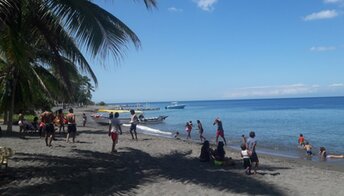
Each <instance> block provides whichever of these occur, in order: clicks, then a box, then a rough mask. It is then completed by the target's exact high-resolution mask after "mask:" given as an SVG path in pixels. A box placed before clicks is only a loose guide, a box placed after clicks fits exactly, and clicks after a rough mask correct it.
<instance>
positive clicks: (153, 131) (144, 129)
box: [123, 124, 172, 136]
mask: <svg viewBox="0 0 344 196" xmlns="http://www.w3.org/2000/svg"><path fill="white" fill-rule="evenodd" d="M123 126H125V127H130V124H123ZM137 128H138V129H140V130H141V131H142V132H143V133H145V134H150V135H158V136H172V133H171V132H167V131H161V130H159V129H153V128H150V127H146V126H143V125H137Z"/></svg>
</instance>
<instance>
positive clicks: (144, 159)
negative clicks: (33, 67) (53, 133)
mask: <svg viewBox="0 0 344 196" xmlns="http://www.w3.org/2000/svg"><path fill="white" fill-rule="evenodd" d="M82 112H84V110H82V109H76V112H75V113H76V115H78V116H80V114H82ZM78 120H79V121H81V118H78ZM88 123H89V124H88V125H87V126H86V127H80V126H78V127H77V128H78V132H79V135H78V136H77V138H76V140H77V143H75V144H72V143H66V142H65V141H64V138H63V137H61V136H60V135H58V136H57V141H54V142H53V147H51V148H49V147H46V146H45V145H44V140H43V139H39V138H38V137H37V136H28V137H27V138H26V139H20V138H18V137H16V136H6V135H4V134H3V136H2V137H0V143H1V146H7V147H11V148H13V149H14V150H15V151H16V154H15V155H14V156H13V157H11V158H10V160H9V168H8V169H7V170H6V172H7V174H6V175H5V177H3V175H1V177H2V181H1V183H0V193H1V194H2V195H17V194H30V195H31V194H32V195H46V194H52V195H90V194H91V195H93V194H95V195H111V194H112V195H117V194H121V195H137V194H139V195H256V194H258V195H311V194H314V195H343V194H344V190H343V189H342V182H343V180H344V177H343V172H344V168H343V167H336V166H331V165H328V164H319V163H314V162H311V161H307V160H301V159H290V158H283V157H276V156H270V155H264V154H258V156H259V159H260V167H259V169H258V172H259V173H258V174H257V175H249V176H247V175H245V174H244V169H243V168H242V163H241V158H240V155H239V153H238V151H236V150H235V149H226V156H227V157H232V158H233V160H234V161H235V163H236V165H235V166H226V167H217V166H214V165H213V164H212V163H201V162H199V160H198V156H199V153H200V148H201V145H200V144H199V143H196V142H191V141H185V140H175V139H172V138H171V139H168V138H162V137H157V136H150V135H144V134H139V135H138V138H139V140H138V141H133V140H132V139H131V136H130V134H129V133H128V128H124V129H123V131H124V134H123V135H120V138H119V143H118V145H117V147H116V148H117V150H118V153H116V154H111V153H110V149H111V140H110V139H109V137H108V136H107V127H106V126H98V125H96V124H92V122H91V120H88ZM78 124H80V123H78ZM17 128H18V127H15V131H18V130H17ZM14 135H15V134H14Z"/></svg>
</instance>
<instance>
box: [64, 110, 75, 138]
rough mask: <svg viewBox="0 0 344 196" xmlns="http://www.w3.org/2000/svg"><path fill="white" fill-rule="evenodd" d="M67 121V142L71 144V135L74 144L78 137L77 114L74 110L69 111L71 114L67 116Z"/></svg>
mask: <svg viewBox="0 0 344 196" xmlns="http://www.w3.org/2000/svg"><path fill="white" fill-rule="evenodd" d="M66 119H67V130H68V134H67V138H66V142H69V135H72V138H73V143H74V142H75V135H76V123H75V122H76V120H75V114H74V113H73V108H70V109H69V113H68V114H67V115H66Z"/></svg>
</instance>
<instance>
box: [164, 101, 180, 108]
mask: <svg viewBox="0 0 344 196" xmlns="http://www.w3.org/2000/svg"><path fill="white" fill-rule="evenodd" d="M184 108H185V104H178V102H172V103H171V105H168V106H166V107H165V109H184Z"/></svg>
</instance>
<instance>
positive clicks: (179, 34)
mask: <svg viewBox="0 0 344 196" xmlns="http://www.w3.org/2000/svg"><path fill="white" fill-rule="evenodd" d="M157 1H158V8H157V9H153V10H147V9H146V8H145V6H144V3H143V0H142V1H140V0H138V1H134V0H133V1H128V0H112V1H108V0H95V1H94V3H96V4H98V5H99V6H101V7H102V8H104V9H106V10H107V11H109V12H110V13H112V14H113V15H115V16H116V17H117V18H119V19H120V20H121V21H123V22H124V23H125V24H127V25H128V26H129V27H130V28H131V29H132V30H133V31H134V32H135V33H136V34H137V35H138V37H139V38H140V40H141V44H142V46H141V48H139V49H136V48H135V47H134V46H133V45H132V44H130V43H128V45H127V48H126V49H125V50H124V53H125V55H124V56H123V58H122V59H121V60H120V61H119V62H116V61H113V60H109V59H107V60H104V62H105V63H100V62H98V61H93V62H91V63H92V67H93V70H94V71H95V73H96V75H97V78H98V87H97V88H96V90H95V92H94V93H93V100H94V101H95V102H100V101H104V102H107V103H118V102H154V101H189V100H223V99H260V98H289V97H318V96H320V97H323V96H343V95H344V25H343V24H344V0H280V1H276V0H157Z"/></svg>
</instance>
